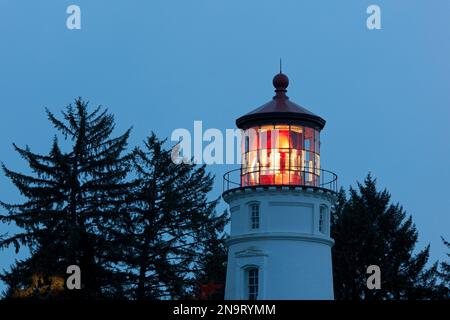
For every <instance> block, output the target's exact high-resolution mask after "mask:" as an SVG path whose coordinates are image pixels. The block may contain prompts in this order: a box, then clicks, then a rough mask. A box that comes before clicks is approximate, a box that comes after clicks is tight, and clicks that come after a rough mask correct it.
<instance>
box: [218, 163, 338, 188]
mask: <svg viewBox="0 0 450 320" xmlns="http://www.w3.org/2000/svg"><path fill="white" fill-rule="evenodd" d="M281 171H282V172H283V173H284V174H286V173H288V174H289V176H288V177H289V178H288V179H287V181H282V183H275V182H272V183H267V182H265V181H262V180H261V177H262V178H267V177H271V176H275V172H277V173H278V172H281ZM249 177H251V179H249ZM291 177H292V178H291ZM294 178H295V179H294ZM337 178H338V177H337V175H336V174H335V173H333V172H331V171H328V170H325V169H318V168H315V169H305V168H298V169H296V168H292V167H291V168H286V169H282V170H280V169H279V168H267V167H260V168H258V169H254V168H252V170H248V169H246V168H239V169H234V170H231V171H228V172H227V173H225V174H224V175H223V191H224V192H226V191H228V190H231V189H236V188H241V187H252V186H289V187H303V186H307V187H316V188H322V189H326V190H330V191H333V192H337V189H338V185H337ZM247 179H248V181H247ZM250 180H251V181H250ZM294 180H298V181H294Z"/></svg>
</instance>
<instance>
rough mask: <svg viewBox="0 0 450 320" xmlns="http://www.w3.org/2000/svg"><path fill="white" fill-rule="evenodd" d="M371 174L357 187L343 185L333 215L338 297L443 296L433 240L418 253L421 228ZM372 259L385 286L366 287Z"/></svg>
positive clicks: (411, 297) (423, 297)
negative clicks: (345, 188)
mask: <svg viewBox="0 0 450 320" xmlns="http://www.w3.org/2000/svg"><path fill="white" fill-rule="evenodd" d="M390 199H391V196H390V194H389V193H388V191H387V190H383V191H378V190H377V189H376V180H375V179H373V178H372V177H371V175H370V174H369V175H368V176H367V178H366V179H365V181H364V183H363V184H360V183H358V190H354V189H353V188H350V196H349V198H348V199H347V198H346V195H345V193H344V191H343V190H341V192H340V194H339V197H338V202H337V204H336V206H335V212H334V216H333V218H332V237H333V238H334V240H335V246H334V247H333V276H334V290H335V297H336V299H356V300H357V299H368V300H370V299H433V298H439V297H440V293H439V292H438V291H437V290H435V288H436V286H437V277H436V275H437V264H434V265H433V266H431V267H430V268H429V269H427V268H426V264H427V262H428V258H429V249H430V248H429V246H427V247H426V248H424V249H423V250H421V251H419V252H417V254H414V249H415V245H416V243H417V238H418V233H417V230H416V228H415V226H414V224H413V222H412V218H411V216H407V215H406V212H405V211H404V210H403V208H402V207H401V206H400V205H398V204H391V203H390ZM369 265H377V266H379V267H380V269H381V289H379V290H377V289H375V290H369V289H368V288H367V284H366V281H367V278H368V276H369V275H367V274H366V270H367V267H368V266H369Z"/></svg>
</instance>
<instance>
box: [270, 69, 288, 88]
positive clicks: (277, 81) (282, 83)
mask: <svg viewBox="0 0 450 320" xmlns="http://www.w3.org/2000/svg"><path fill="white" fill-rule="evenodd" d="M272 82H273V86H274V87H275V89H281V90H283V89H286V88H287V87H288V85H289V78H288V77H287V75H285V74H284V73H279V74H277V75H276V76H275V77H273V81H272Z"/></svg>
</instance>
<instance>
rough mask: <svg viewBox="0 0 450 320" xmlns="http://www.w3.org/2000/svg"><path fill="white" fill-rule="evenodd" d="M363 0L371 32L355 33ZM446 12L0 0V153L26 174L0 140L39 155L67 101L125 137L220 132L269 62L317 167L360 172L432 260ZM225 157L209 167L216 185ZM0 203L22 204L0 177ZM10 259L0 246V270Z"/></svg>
mask: <svg viewBox="0 0 450 320" xmlns="http://www.w3.org/2000/svg"><path fill="white" fill-rule="evenodd" d="M70 4H76V5H79V6H80V7H81V14H82V16H81V19H82V29H81V30H72V31H71V30H68V29H67V28H66V18H67V16H68V15H67V14H66V8H67V7H68V6H69V5H70ZM371 4H377V5H379V6H380V7H381V13H382V30H372V31H370V30H368V29H367V28H366V18H367V16H368V15H367V14H366V9H367V7H368V6H369V5H371ZM449 12H450V2H449V1H448V0H433V1H426V0H420V1H419V0H416V1H413V0H396V1H387V0H385V1H382V0H370V1H366V0H346V1H334V0H329V1H324V0H310V1H299V0H291V1H273V0H272V1H268V0H254V1H238V0H152V1H144V0H141V1H137V0H127V1H125V0H121V1H110V0H108V1H107V0H96V1H92V0H71V1H66V0H47V1H43V0H41V1H31V0H30V1H24V0H0V35H1V37H0V110H1V112H0V160H1V161H3V162H5V164H7V165H8V166H9V167H10V168H13V169H15V170H25V171H26V170H27V168H26V166H25V163H24V161H21V159H19V157H18V156H17V154H15V153H14V152H13V150H12V147H11V143H12V142H15V143H17V144H18V145H20V146H24V145H25V144H28V145H30V146H31V148H32V150H34V151H39V152H46V151H48V150H49V148H50V144H51V140H52V136H53V134H54V130H53V129H52V128H51V126H50V124H49V123H48V121H47V120H46V116H45V113H44V107H48V108H50V109H51V110H53V111H55V112H58V111H59V110H60V109H61V108H62V107H63V106H65V105H66V104H68V103H70V102H71V101H73V99H74V98H75V97H78V96H82V97H84V98H85V99H87V100H89V101H90V102H91V103H92V104H93V105H97V104H102V105H104V106H107V107H108V108H109V109H110V111H111V112H113V113H114V114H115V115H116V119H117V133H120V132H122V131H123V130H125V129H126V128H128V127H130V126H133V127H134V130H133V136H132V139H131V144H132V145H133V144H137V143H140V142H141V141H142V140H143V139H144V137H145V136H146V135H147V134H149V133H150V131H151V130H154V131H155V132H156V133H157V134H158V135H159V136H161V137H164V136H170V134H171V132H172V130H174V129H176V128H188V129H190V130H192V128H193V122H194V120H203V126H204V128H219V129H222V130H225V129H226V128H233V127H234V121H235V119H236V118H237V117H238V116H240V115H242V114H244V113H246V112H248V111H250V110H252V109H254V108H255V107H257V106H259V105H261V104H262V103H264V102H266V101H268V100H269V99H270V98H271V97H272V95H273V91H272V90H273V88H272V84H271V80H272V77H273V75H274V74H275V73H276V72H277V69H278V60H279V58H280V57H282V58H283V70H284V71H285V73H287V74H288V76H289V77H290V80H291V85H290V87H289V93H288V94H289V96H290V97H291V98H292V99H293V100H294V101H296V102H297V103H299V104H301V105H303V106H305V107H307V108H308V109H309V110H311V111H313V112H315V113H317V114H319V115H321V116H322V117H323V118H325V119H326V120H327V125H326V127H325V129H324V131H323V132H322V164H323V167H324V168H327V169H330V170H332V171H334V172H336V173H338V175H339V182H340V185H342V186H344V187H348V186H349V185H350V184H352V185H354V184H355V181H356V180H360V181H361V180H362V179H363V178H364V177H365V175H366V174H367V173H368V172H369V171H371V172H372V173H373V175H374V176H375V177H377V178H378V183H379V186H380V187H387V188H388V189H389V190H390V192H391V193H392V196H393V200H394V201H396V202H397V201H398V202H400V203H401V204H402V205H403V206H404V208H405V209H406V210H407V212H408V213H409V214H411V215H412V216H413V219H414V222H415V223H416V225H417V228H418V230H419V235H420V244H419V245H420V247H423V246H424V245H426V244H428V243H431V253H432V258H433V259H442V258H443V257H444V252H445V248H444V246H443V245H442V244H441V242H440V236H441V235H442V236H444V237H446V238H447V239H449V238H450V231H449V225H450V210H449V208H450V192H449V191H450V148H449V143H448V139H449V135H450V62H449V61H450V60H449V57H450V20H449V19H448V14H449ZM234 167H235V166H225V165H217V166H212V167H211V170H212V171H213V172H214V173H216V174H217V180H216V183H215V184H216V188H215V193H214V195H216V196H219V195H220V192H221V189H222V181H221V175H222V174H223V173H224V172H225V171H227V170H229V169H231V168H234ZM0 198H1V199H2V200H5V201H10V202H13V201H17V200H18V199H20V198H19V196H18V193H17V191H16V190H15V189H14V188H13V187H12V185H11V184H10V183H9V181H7V180H6V179H5V178H4V177H3V175H0ZM223 207H224V204H223V203H222V204H221V208H223ZM8 230H9V231H11V230H13V229H11V227H8V226H1V225H0V233H1V232H4V231H8ZM22 255H23V253H22ZM15 258H16V256H15V255H14V254H13V252H12V250H8V251H2V252H0V268H6V267H8V266H9V265H10V264H11V263H12V262H13V261H14V259H15ZM1 289H2V287H1V286H0V290H1Z"/></svg>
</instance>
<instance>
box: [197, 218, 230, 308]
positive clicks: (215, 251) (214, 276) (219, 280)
mask: <svg viewBox="0 0 450 320" xmlns="http://www.w3.org/2000/svg"><path fill="white" fill-rule="evenodd" d="M225 216H226V217H228V214H227V213H224V217H225ZM227 221H228V220H225V219H221V220H218V221H217V224H219V225H215V224H214V223H212V224H211V225H210V226H209V229H210V230H207V232H206V234H205V238H206V241H204V246H203V250H202V251H201V253H200V256H199V268H198V270H197V272H196V275H195V278H196V290H195V296H196V298H197V299H201V300H223V299H224V297H225V280H226V273H227V258H228V251H227V248H226V246H225V240H226V236H225V234H223V233H219V232H217V231H218V230H220V231H222V230H223V227H224V224H225V222H227Z"/></svg>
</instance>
